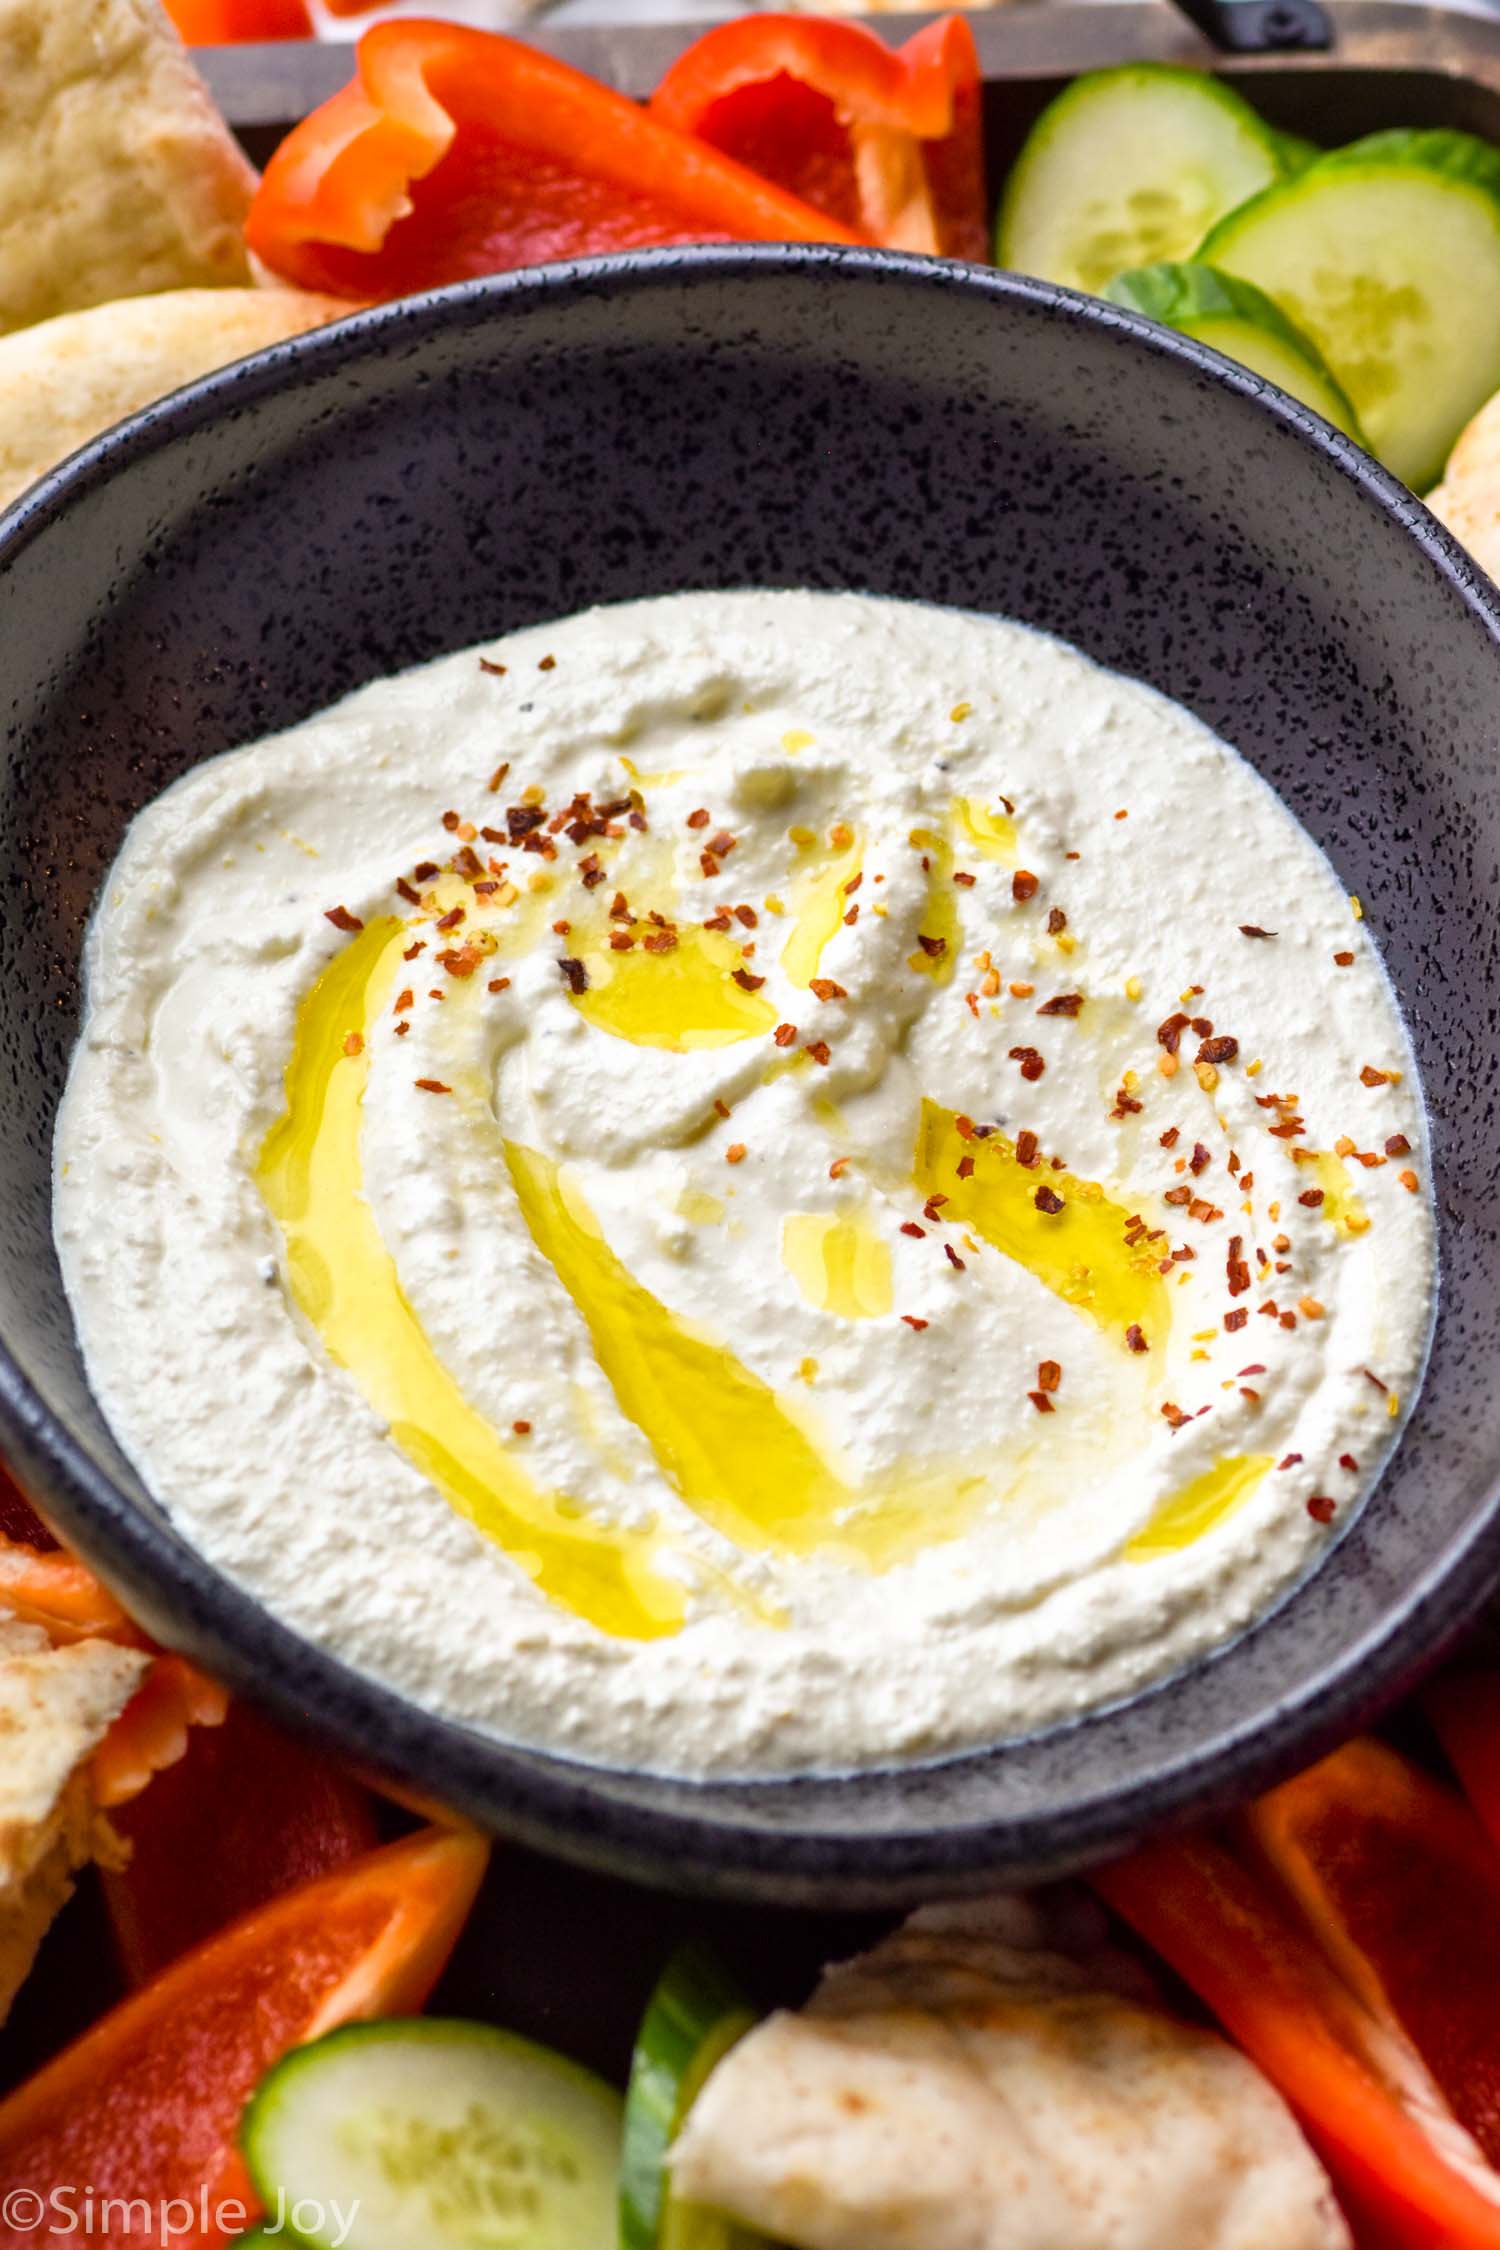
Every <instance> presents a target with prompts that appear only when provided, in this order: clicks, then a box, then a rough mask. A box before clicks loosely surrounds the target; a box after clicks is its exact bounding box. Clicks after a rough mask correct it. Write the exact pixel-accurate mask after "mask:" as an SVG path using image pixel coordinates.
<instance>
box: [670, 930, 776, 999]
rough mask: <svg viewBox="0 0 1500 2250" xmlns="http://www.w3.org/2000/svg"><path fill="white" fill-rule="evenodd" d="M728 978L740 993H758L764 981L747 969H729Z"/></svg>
mask: <svg viewBox="0 0 1500 2250" xmlns="http://www.w3.org/2000/svg"><path fill="white" fill-rule="evenodd" d="M647 942H648V943H649V940H648V941H647ZM730 976H731V978H732V979H733V981H734V983H736V984H737V985H738V986H739V988H740V990H741V992H759V990H760V988H761V986H762V985H763V984H764V983H765V981H766V980H765V978H764V977H757V976H752V975H751V973H750V971H749V970H748V969H731V971H730Z"/></svg>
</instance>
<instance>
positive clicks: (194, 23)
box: [166, 0, 371, 47]
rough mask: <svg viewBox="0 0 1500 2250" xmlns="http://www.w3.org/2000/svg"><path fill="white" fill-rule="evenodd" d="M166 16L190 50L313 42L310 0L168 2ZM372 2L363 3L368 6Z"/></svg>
mask: <svg viewBox="0 0 1500 2250" xmlns="http://www.w3.org/2000/svg"><path fill="white" fill-rule="evenodd" d="M166 4H167V14H168V15H169V16H170V17H171V19H172V21H173V23H175V24H176V26H177V28H178V30H179V31H180V32H181V33H182V36H183V38H184V39H185V40H186V41H187V43H188V45H189V46H190V47H230V46H235V45H237V44H239V43H240V42H242V41H245V40H261V39H311V37H312V35H313V23H312V17H311V16H310V15H309V14H308V12H307V0H166ZM370 4H371V0H360V5H361V6H368V5H370Z"/></svg>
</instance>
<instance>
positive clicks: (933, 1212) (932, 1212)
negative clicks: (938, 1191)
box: [922, 1195, 948, 1226]
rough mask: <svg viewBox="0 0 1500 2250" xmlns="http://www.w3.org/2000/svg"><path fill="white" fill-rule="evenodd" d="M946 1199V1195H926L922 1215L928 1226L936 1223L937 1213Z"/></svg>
mask: <svg viewBox="0 0 1500 2250" xmlns="http://www.w3.org/2000/svg"><path fill="white" fill-rule="evenodd" d="M947 1200H948V1198H947V1196H946V1195H929V1196H928V1198H927V1201H926V1202H925V1203H924V1204H923V1206H922V1216H923V1218H924V1219H926V1220H927V1222H928V1224H929V1225H930V1226H936V1225H937V1223H938V1213H939V1211H941V1209H942V1208H943V1205H944V1204H945V1203H946V1202H947Z"/></svg>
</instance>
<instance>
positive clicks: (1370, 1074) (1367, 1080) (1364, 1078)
mask: <svg viewBox="0 0 1500 2250" xmlns="http://www.w3.org/2000/svg"><path fill="white" fill-rule="evenodd" d="M1395 1076H1396V1073H1395V1072H1394V1071H1393V1070H1377V1069H1376V1068H1375V1065H1374V1064H1373V1063H1366V1064H1365V1066H1364V1069H1363V1070H1362V1071H1361V1072H1360V1074H1359V1082H1360V1084H1361V1086H1389V1085H1391V1084H1392V1083H1393V1081H1394V1079H1395Z"/></svg>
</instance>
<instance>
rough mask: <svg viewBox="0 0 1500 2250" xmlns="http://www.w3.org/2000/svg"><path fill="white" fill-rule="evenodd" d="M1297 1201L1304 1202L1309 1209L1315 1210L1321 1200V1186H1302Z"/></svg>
mask: <svg viewBox="0 0 1500 2250" xmlns="http://www.w3.org/2000/svg"><path fill="white" fill-rule="evenodd" d="M1297 1201H1298V1202H1299V1203H1301V1204H1304V1205H1305V1206H1306V1208H1307V1209H1308V1210H1309V1211H1316V1210H1317V1208H1318V1206H1319V1204H1320V1203H1321V1202H1322V1201H1323V1190H1322V1189H1321V1188H1304V1189H1303V1190H1302V1193H1301V1194H1300V1195H1299V1196H1298V1198H1297Z"/></svg>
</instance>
